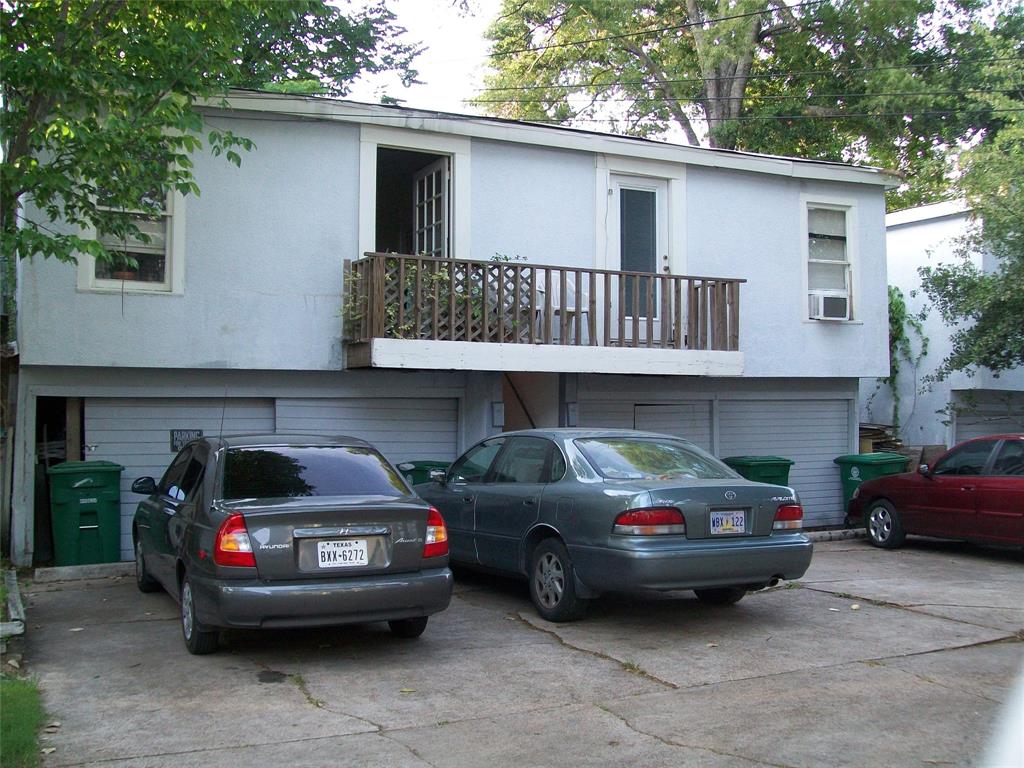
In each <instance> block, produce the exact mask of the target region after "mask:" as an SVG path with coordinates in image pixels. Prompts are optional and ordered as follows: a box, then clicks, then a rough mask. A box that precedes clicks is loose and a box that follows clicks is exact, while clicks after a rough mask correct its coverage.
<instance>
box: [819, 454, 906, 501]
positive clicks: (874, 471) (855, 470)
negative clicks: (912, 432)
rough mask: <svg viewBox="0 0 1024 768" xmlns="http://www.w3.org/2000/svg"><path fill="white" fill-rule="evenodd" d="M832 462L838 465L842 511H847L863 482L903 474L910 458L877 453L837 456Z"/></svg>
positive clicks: (901, 455)
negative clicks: (854, 493) (841, 486)
mask: <svg viewBox="0 0 1024 768" xmlns="http://www.w3.org/2000/svg"><path fill="white" fill-rule="evenodd" d="M833 461H834V462H835V463H836V464H838V465H839V477H840V479H841V480H842V483H843V509H849V507H850V499H852V498H853V492H854V491H855V490H857V486H859V485H860V484H861V483H863V482H864V481H865V480H874V479H875V478H876V477H884V476H885V475H898V474H899V473H900V472H905V471H906V469H907V462H909V461H910V457H909V456H904V455H903V454H902V453H886V452H884V451H879V452H876V453H853V454H850V455H848V456H837V457H836V458H835V459H833Z"/></svg>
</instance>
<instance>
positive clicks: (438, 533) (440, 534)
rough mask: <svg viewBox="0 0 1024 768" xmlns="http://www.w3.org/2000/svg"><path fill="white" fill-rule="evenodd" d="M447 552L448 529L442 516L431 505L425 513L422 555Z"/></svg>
mask: <svg viewBox="0 0 1024 768" xmlns="http://www.w3.org/2000/svg"><path fill="white" fill-rule="evenodd" d="M447 554H448V529H447V528H445V525H444V518H443V517H441V513H440V512H438V511H437V510H436V509H434V508H433V507H431V508H430V512H428V513H427V536H426V538H425V539H423V557H441V555H447Z"/></svg>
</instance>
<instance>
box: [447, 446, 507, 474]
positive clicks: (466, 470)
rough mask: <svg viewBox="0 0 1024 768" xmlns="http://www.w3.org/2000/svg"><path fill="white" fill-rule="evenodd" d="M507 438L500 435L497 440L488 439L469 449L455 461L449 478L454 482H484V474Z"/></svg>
mask: <svg viewBox="0 0 1024 768" xmlns="http://www.w3.org/2000/svg"><path fill="white" fill-rule="evenodd" d="M504 443H505V439H504V438H502V437H499V438H497V439H495V440H488V441H487V442H486V443H481V444H480V445H478V446H476V447H475V448H470V449H469V451H468V452H467V453H466V455H465V456H463V457H462V458H461V459H459V461H457V462H456V463H455V465H454V466H453V467H452V469H451V471H450V472H449V473H448V480H449V482H452V483H482V482H483V479H484V475H486V474H487V470H488V469H489V468H490V466H491V462H492V461H494V457H495V456H496V455H497V453H498V451H500V450H501V446H502V445H503V444H504Z"/></svg>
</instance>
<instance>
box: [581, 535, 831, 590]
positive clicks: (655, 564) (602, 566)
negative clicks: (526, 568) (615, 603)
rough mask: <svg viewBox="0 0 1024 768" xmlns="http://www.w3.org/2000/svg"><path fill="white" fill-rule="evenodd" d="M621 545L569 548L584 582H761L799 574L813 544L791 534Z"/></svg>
mask: <svg viewBox="0 0 1024 768" xmlns="http://www.w3.org/2000/svg"><path fill="white" fill-rule="evenodd" d="M627 544H629V545H632V546H629V547H627V546H625V545H627ZM623 545H624V546H623V547H622V548H614V547H585V546H576V547H569V554H570V556H571V557H572V561H573V566H574V567H575V569H576V573H577V576H578V577H579V578H580V580H581V581H582V582H583V583H584V585H586V586H587V587H590V588H591V589H593V590H596V591H599V592H613V591H614V592H632V591H665V590H671V589H702V588H713V587H726V586H751V587H754V586H764V585H765V584H767V583H768V582H770V581H771V580H772V579H798V578H800V577H801V576H803V575H804V573H806V571H807V568H808V566H809V565H810V564H811V554H812V552H813V548H814V545H813V544H812V543H811V542H810V540H809V539H808V538H807V537H806V536H803V535H802V534H796V533H787V534H776V535H774V536H769V537H764V538H758V539H753V538H751V539H729V540H718V541H713V540H709V541H686V542H683V543H675V544H667V543H662V542H650V543H647V542H644V541H642V540H639V539H630V540H628V541H624V542H623Z"/></svg>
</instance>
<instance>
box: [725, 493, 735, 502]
mask: <svg viewBox="0 0 1024 768" xmlns="http://www.w3.org/2000/svg"><path fill="white" fill-rule="evenodd" d="M725 498H726V499H727V500H728V501H732V500H733V499H735V498H736V491H726V492H725Z"/></svg>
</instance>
